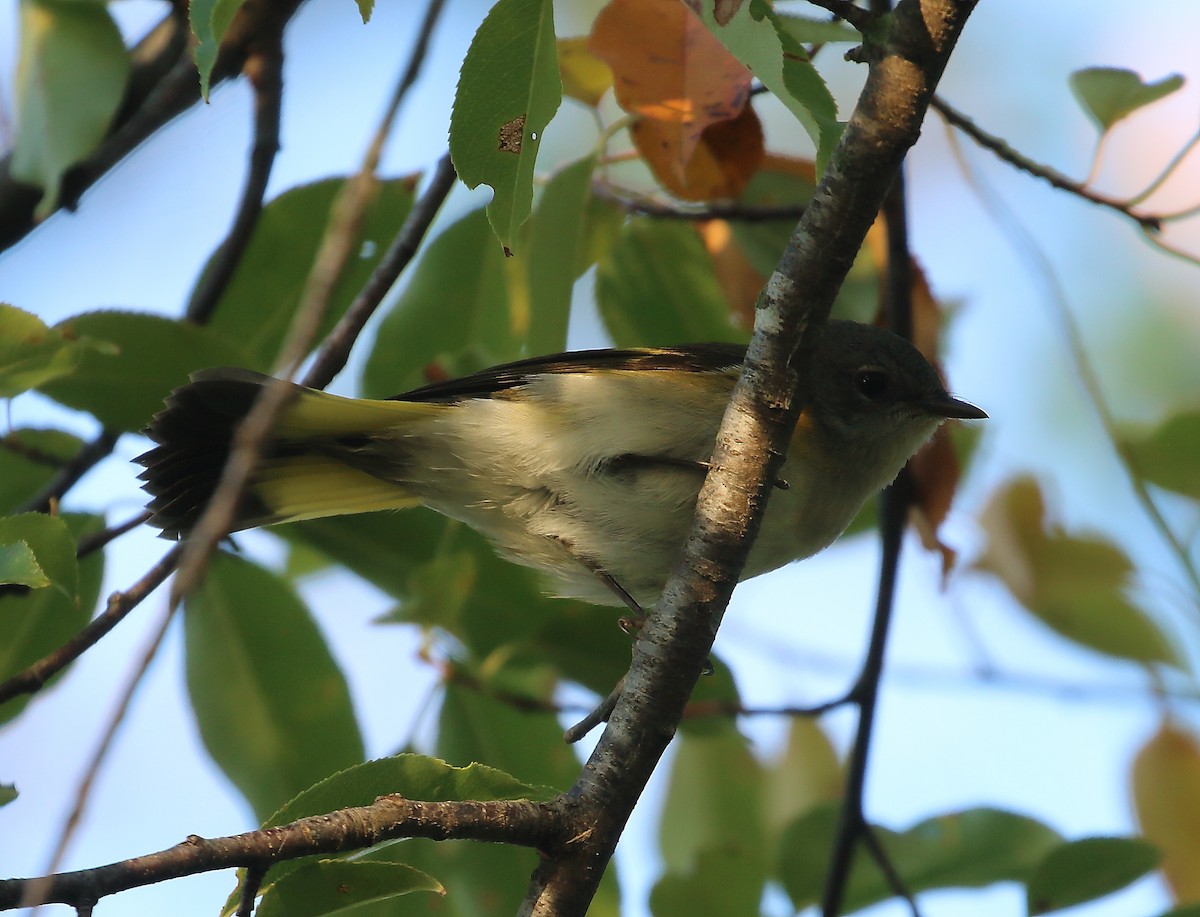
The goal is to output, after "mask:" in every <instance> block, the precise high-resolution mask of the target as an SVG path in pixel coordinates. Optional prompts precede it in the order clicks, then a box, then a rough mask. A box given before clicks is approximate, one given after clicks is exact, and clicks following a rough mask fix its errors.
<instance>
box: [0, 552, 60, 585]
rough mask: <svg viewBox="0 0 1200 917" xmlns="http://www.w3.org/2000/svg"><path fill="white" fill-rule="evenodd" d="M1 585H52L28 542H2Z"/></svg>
mask: <svg viewBox="0 0 1200 917" xmlns="http://www.w3.org/2000/svg"><path fill="white" fill-rule="evenodd" d="M0 585H17V586H27V587H29V588H32V589H41V588H43V587H45V586H49V585H50V577H48V576H46V571H45V570H43V569H42V568H41V565H40V564H38V562H37V557H36V556H34V553H33V548H31V547H29V543H28V542H25V541H17V542H14V543H12V544H0Z"/></svg>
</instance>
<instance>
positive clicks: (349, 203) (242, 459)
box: [171, 0, 441, 605]
mask: <svg viewBox="0 0 1200 917" xmlns="http://www.w3.org/2000/svg"><path fill="white" fill-rule="evenodd" d="M440 9H441V0H431V3H430V7H429V9H428V10H427V14H426V17H425V24H426V28H428V29H430V30H431V29H432V28H433V24H434V23H436V21H437V12H438V11H439V10H440ZM427 43H428V35H423V36H419V37H418V40H417V43H416V46H415V47H414V51H413V57H414V59H415V60H416V61H417V63H418V65H419V63H420V61H422V60H423V59H424V53H425V47H426V45H427ZM414 70H415V68H414V67H413V66H409V67H406V68H405V73H404V77H403V78H402V79H401V81H400V86H399V87H398V88H397V92H396V93H395V94H394V95H393V99H392V103H393V104H392V105H391V106H389V108H388V110H387V112H386V113H385V115H384V118H383V123H382V125H381V127H380V129H379V130H377V131H376V132H375V136H374V139H373V140H372V142H371V144H370V145H369V147H368V150H367V152H366V154H365V155H364V157H363V163H362V166H361V168H360V169H359V171H358V173H357V174H355V175H354V176H353V177H351V178H350V179H349V180H347V181H346V182H345V184H344V185H343V186H342V188H341V190H340V191H339V192H338V195H337V197H336V198H335V199H334V202H333V205H332V206H331V207H330V213H329V223H328V225H327V227H326V229H325V235H324V237H323V238H322V240H321V246H320V248H319V249H318V250H317V255H316V258H315V259H314V261H313V266H312V270H311V271H310V272H309V275H308V280H307V282H306V283H305V286H304V291H303V292H302V293H301V295H300V301H299V304H298V305H297V307H296V312H295V315H294V317H293V319H292V323H291V327H290V328H289V329H288V334H287V338H286V339H285V340H284V342H283V345H282V346H281V347H280V352H279V357H278V359H277V360H276V366H275V369H276V375H278V376H282V377H283V379H276V380H273V381H272V382H270V383H268V384H267V385H265V386H264V387H263V388H262V390H261V391H260V392H259V394H258V397H257V398H256V399H255V401H254V404H253V406H252V407H251V409H250V411H249V412H248V413H247V415H246V416H245V417H244V418H243V419H242V421H241V422H240V423H239V424H238V427H237V430H236V431H235V433H234V437H233V443H232V445H231V448H230V453H229V459H228V460H227V461H226V463H225V468H224V470H223V471H222V473H221V479H220V481H219V483H218V484H217V487H216V489H215V491H214V492H213V495H212V497H211V499H210V500H209V503H208V507H207V508H206V509H205V511H204V513H203V515H202V516H201V517H200V521H199V522H198V523H197V524H196V526H195V528H194V529H193V530H192V534H191V537H190V538H189V539H188V541H187V543H186V545H185V548H184V556H183V558H182V560H181V561H180V564H179V573H178V575H177V576H176V577H175V580H174V582H173V584H172V589H171V603H172V604H173V605H174V604H176V603H178V602H179V600H180V599H181V598H182V597H183V596H185V595H187V594H188V592H190V591H191V590H192V589H193V588H195V586H196V585H197V584H198V583H199V581H200V579H201V577H202V576H203V574H204V569H205V567H206V565H207V562H208V558H209V557H210V556H211V555H212V552H213V551H214V550H216V547H217V544H218V543H219V542H220V540H221V539H222V538H224V537H225V536H226V535H227V534H228V532H229V530H230V528H231V527H232V525H233V520H234V515H235V513H236V511H237V504H238V500H239V499H240V497H241V494H242V492H243V490H244V489H245V486H246V482H247V481H248V480H249V477H250V474H251V472H252V471H253V470H254V466H255V465H256V464H257V463H258V457H259V455H260V454H261V452H262V448H263V445H264V444H265V443H266V440H267V437H268V436H269V435H270V432H271V428H272V427H273V426H274V424H275V421H276V419H277V418H278V417H279V415H280V413H282V411H283V408H284V406H285V405H286V404H287V402H288V401H289V400H290V398H291V397H292V388H291V386H290V385H289V384H288V382H287V381H285V380H289V379H291V378H292V377H293V376H294V375H295V374H296V372H297V370H298V369H299V366H300V363H301V361H302V360H303V359H304V357H305V355H306V354H307V353H308V352H309V350H310V348H311V346H312V342H313V340H314V338H315V337H316V334H317V330H318V328H319V327H320V323H321V318H322V316H324V314H325V311H326V309H327V307H328V305H329V300H330V298H331V296H332V294H333V289H334V286H335V285H336V284H337V282H338V280H339V279H340V277H341V276H342V273H343V271H344V270H345V267H346V264H347V263H348V262H349V260H350V256H351V254H352V253H353V249H354V240H355V238H356V237H357V234H358V229H359V226H360V225H361V224H362V220H363V218H364V215H365V213H366V209H367V206H368V205H369V204H370V201H371V199H372V197H373V196H374V194H375V191H376V188H377V187H378V179H377V177H376V174H375V170H376V168H377V166H378V163H379V158H380V156H381V155H382V150H383V144H384V141H385V139H386V136H387V129H389V128H390V126H391V124H392V123H393V121H394V119H395V117H396V109H397V107H398V106H399V104H400V102H401V101H402V100H403V97H404V90H405V89H407V86H408V85H409V84H411V82H412V80H413V79H415V73H413V75H412V76H410V72H413V71H414Z"/></svg>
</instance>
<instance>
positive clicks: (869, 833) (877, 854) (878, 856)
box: [862, 824, 921, 917]
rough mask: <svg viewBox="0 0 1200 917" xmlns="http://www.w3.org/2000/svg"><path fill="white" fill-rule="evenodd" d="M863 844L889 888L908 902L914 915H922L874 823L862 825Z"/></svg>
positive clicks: (914, 916) (916, 916) (909, 910)
mask: <svg viewBox="0 0 1200 917" xmlns="http://www.w3.org/2000/svg"><path fill="white" fill-rule="evenodd" d="M862 839H863V844H864V845H865V846H866V848H867V852H868V853H869V854H871V859H873V860H874V861H875V865H876V866H877V867H879V871H880V872H881V873H883V878H884V881H886V882H887V884H888V888H890V889H891V890H892V894H894V895H895V896H896V897H897V898H903V899H904V901H905V902H906V903H907V904H908V912H909V913H910V914H912V917H921V911H920V909H919V908H918V907H917V901H916V899H915V898H914V897H913V895H912V892H911V891H909V890H908V886H906V885H905V884H904V880H903V879H902V878H901V876H900V873H898V872H897V871H896V864H895V863H893V862H892V858H891V857H890V856H889V855H888V852H887V849H886V848H885V847H884V846H883V843H882V842H881V841H880V840H879V835H878V834H877V833H876V831H875V827H874V826H873V825H869V824H864V825H863V827H862Z"/></svg>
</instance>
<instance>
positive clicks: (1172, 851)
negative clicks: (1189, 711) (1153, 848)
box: [1131, 721, 1200, 901]
mask: <svg viewBox="0 0 1200 917" xmlns="http://www.w3.org/2000/svg"><path fill="white" fill-rule="evenodd" d="M1131 778H1132V782H1133V804H1134V807H1135V808H1136V810H1137V818H1138V823H1139V824H1140V825H1141V826H1142V833H1143V834H1145V836H1146V837H1147V838H1148V839H1149V840H1151V841H1153V842H1154V843H1155V844H1157V845H1158V846H1159V847H1160V848H1161V849H1162V851H1163V863H1162V871H1163V875H1164V876H1165V877H1166V880H1167V884H1168V885H1170V886H1171V891H1172V892H1174V894H1175V898H1176V900H1177V901H1197V900H1200V870H1198V869H1196V864H1197V863H1200V744H1198V743H1197V741H1196V737H1195V736H1194V735H1192V734H1191V733H1189V732H1185V731H1184V730H1183V729H1180V728H1179V727H1178V726H1176V725H1174V724H1173V723H1171V722H1168V721H1164V722H1163V724H1162V725H1161V726H1160V727H1159V729H1158V732H1156V733H1155V734H1154V735H1153V736H1152V737H1151V739H1150V741H1148V742H1147V743H1146V744H1145V745H1144V746H1143V747H1142V750H1141V751H1139V752H1138V754H1137V757H1136V758H1135V759H1134V761H1133V769H1132V774H1131Z"/></svg>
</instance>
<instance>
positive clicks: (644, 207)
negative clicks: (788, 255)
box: [592, 181, 804, 223]
mask: <svg viewBox="0 0 1200 917" xmlns="http://www.w3.org/2000/svg"><path fill="white" fill-rule="evenodd" d="M592 195H593V196H594V197H597V198H599V199H601V200H605V201H608V202H610V203H612V204H616V205H617V206H618V207H620V208H621V209H622V210H624V211H625V212H626V213H635V214H642V215H643V216H649V217H655V218H657V219H660V220H695V221H700V220H728V221H730V222H731V223H768V222H772V221H776V220H790V221H792V222H795V221H796V220H798V219H800V217H802V216H804V205H803V204H789V205H786V206H781V207H756V206H752V205H748V204H737V203H734V204H721V203H717V204H705V205H703V206H685V205H678V204H670V203H667V202H665V201H657V200H653V199H651V198H647V197H641V196H636V195H630V194H622V193H620V192H619V191H617V190H616V189H614V188H613V187H612V185H610V184H609V183H608V182H605V181H595V182H593V183H592Z"/></svg>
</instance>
